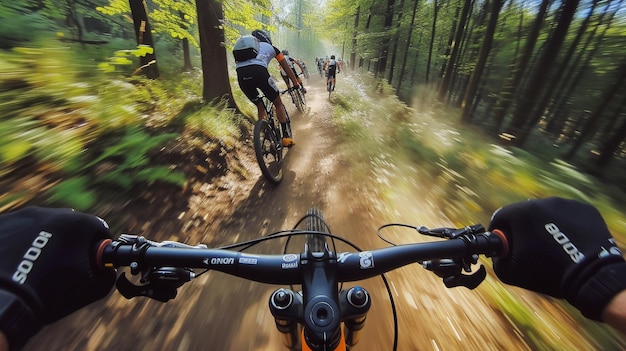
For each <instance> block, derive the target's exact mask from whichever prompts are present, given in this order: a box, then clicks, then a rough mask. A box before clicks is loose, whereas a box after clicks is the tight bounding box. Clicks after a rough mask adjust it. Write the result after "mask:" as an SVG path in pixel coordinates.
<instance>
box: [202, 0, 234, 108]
mask: <svg viewBox="0 0 626 351" xmlns="http://www.w3.org/2000/svg"><path fill="white" fill-rule="evenodd" d="M196 8H197V11H198V31H199V33H200V52H201V54H202V78H203V79H202V82H203V89H202V97H203V98H204V100H205V101H207V102H209V101H220V100H226V101H227V103H228V106H229V107H232V108H235V107H236V106H237V105H236V104H235V100H234V99H233V94H232V91H231V88H230V81H229V79H228V69H227V68H228V62H227V59H226V43H225V41H226V39H225V37H224V29H223V28H224V27H223V25H222V23H224V11H223V8H222V3H221V2H220V1H217V0H196Z"/></svg>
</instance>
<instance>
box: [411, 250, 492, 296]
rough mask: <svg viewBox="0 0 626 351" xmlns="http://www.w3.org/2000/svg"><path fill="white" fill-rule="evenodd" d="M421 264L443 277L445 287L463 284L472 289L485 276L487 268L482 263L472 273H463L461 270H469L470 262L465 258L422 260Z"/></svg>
mask: <svg viewBox="0 0 626 351" xmlns="http://www.w3.org/2000/svg"><path fill="white" fill-rule="evenodd" d="M472 260H475V257H472ZM473 263H476V262H473ZM422 266H423V267H424V268H425V269H427V270H429V271H431V272H433V273H435V274H436V275H437V276H439V277H441V278H443V283H444V284H445V286H446V287H447V288H454V287H457V286H464V287H466V288H468V289H470V290H473V289H475V288H476V287H477V286H478V285H480V283H482V282H483V280H485V277H487V270H486V269H485V267H484V266H483V265H480V267H479V268H478V270H477V271H476V272H474V273H472V274H463V273H462V271H466V272H469V271H470V267H471V264H470V262H467V261H466V260H463V261H462V263H459V262H458V261H455V260H453V259H449V258H446V259H440V260H431V261H424V262H422Z"/></svg>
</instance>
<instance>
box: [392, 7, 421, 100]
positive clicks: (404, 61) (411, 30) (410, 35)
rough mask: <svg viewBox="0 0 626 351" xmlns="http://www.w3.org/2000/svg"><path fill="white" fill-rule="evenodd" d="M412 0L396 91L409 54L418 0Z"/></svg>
mask: <svg viewBox="0 0 626 351" xmlns="http://www.w3.org/2000/svg"><path fill="white" fill-rule="evenodd" d="M414 1H415V3H414V5H413V15H412V16H411V26H410V27H409V35H408V38H407V40H406V42H407V46H406V49H405V50H404V57H403V58H402V67H401V68H400V78H399V79H398V86H397V87H396V90H397V91H398V93H399V92H400V86H401V85H402V78H403V77H404V72H405V70H406V63H407V58H408V56H409V50H411V39H412V37H413V25H414V24H415V14H416V13H417V4H418V2H419V0H414Z"/></svg>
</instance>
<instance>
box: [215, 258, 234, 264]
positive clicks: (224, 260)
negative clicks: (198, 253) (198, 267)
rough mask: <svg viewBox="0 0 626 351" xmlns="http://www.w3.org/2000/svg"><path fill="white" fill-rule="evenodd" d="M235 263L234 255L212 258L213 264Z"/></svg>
mask: <svg viewBox="0 0 626 351" xmlns="http://www.w3.org/2000/svg"><path fill="white" fill-rule="evenodd" d="M233 263H235V259H234V258H232V257H215V258H212V259H211V264H212V265H216V264H233Z"/></svg>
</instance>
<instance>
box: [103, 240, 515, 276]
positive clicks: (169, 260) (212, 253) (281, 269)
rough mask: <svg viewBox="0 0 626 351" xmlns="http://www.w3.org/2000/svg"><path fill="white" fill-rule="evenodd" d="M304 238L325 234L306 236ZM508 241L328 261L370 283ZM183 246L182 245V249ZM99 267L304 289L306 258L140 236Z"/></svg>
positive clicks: (451, 243)
mask: <svg viewBox="0 0 626 351" xmlns="http://www.w3.org/2000/svg"><path fill="white" fill-rule="evenodd" d="M301 233H302V234H321V235H324V234H325V233H317V232H308V231H303V232H301ZM505 240H506V238H505V237H504V236H503V235H502V234H500V233H498V232H485V233H481V234H477V235H469V236H461V237H458V238H455V239H451V240H447V241H438V242H427V243H415V244H407V245H399V246H393V247H386V248H381V249H375V250H370V251H362V252H342V253H339V254H335V253H332V252H330V253H329V257H328V259H327V260H328V261H330V262H334V263H336V266H335V271H336V276H337V280H338V281H339V282H350V281H357V280H364V279H367V278H371V277H374V276H377V275H380V274H382V273H386V272H389V271H391V270H394V269H396V268H399V267H402V266H405V265H408V264H411V263H415V262H420V261H427V260H433V259H441V258H463V257H471V256H473V255H485V256H487V257H493V256H498V255H500V253H502V252H503V250H504V248H505V245H504V244H503V243H504V242H505ZM176 244H178V243H176ZM101 246H102V247H101V248H100V249H99V251H98V256H97V262H100V263H101V264H102V265H105V266H110V267H111V266H112V267H115V268H118V267H122V266H128V267H131V268H133V267H136V269H139V270H140V269H141V268H142V267H154V266H173V267H186V268H203V269H212V270H216V271H220V272H223V273H227V274H230V275H234V276H237V277H240V278H244V279H247V280H251V281H255V282H260V283H267V284H276V285H290V284H301V283H302V272H301V270H302V267H303V266H304V265H306V264H307V260H308V258H307V257H306V255H305V254H304V253H300V254H295V253H289V254H284V255H265V254H247V253H243V252H239V251H232V250H224V249H209V248H206V247H203V246H195V247H192V246H187V245H185V246H179V245H170V246H165V245H159V243H155V242H152V241H149V240H146V239H145V238H143V237H140V236H131V235H125V236H123V238H122V240H116V241H107V242H103V243H102V244H101Z"/></svg>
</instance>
